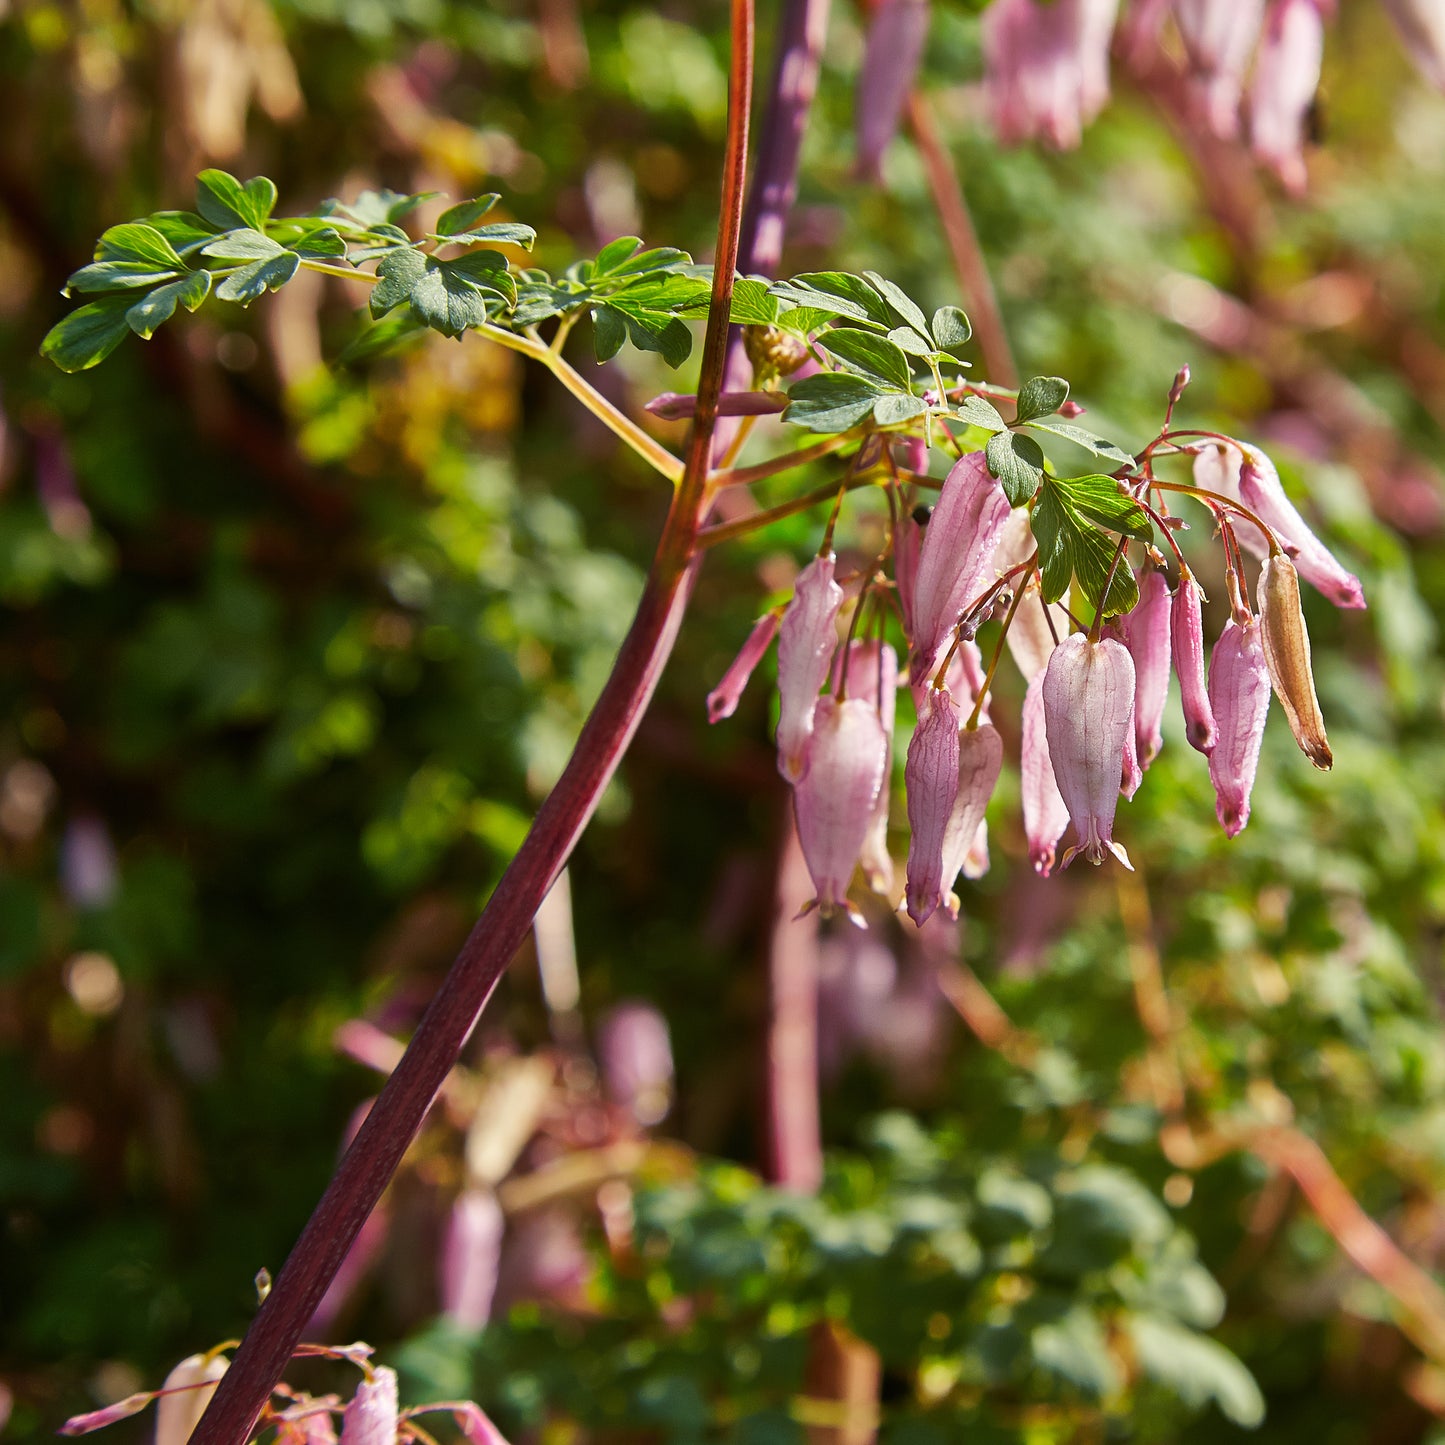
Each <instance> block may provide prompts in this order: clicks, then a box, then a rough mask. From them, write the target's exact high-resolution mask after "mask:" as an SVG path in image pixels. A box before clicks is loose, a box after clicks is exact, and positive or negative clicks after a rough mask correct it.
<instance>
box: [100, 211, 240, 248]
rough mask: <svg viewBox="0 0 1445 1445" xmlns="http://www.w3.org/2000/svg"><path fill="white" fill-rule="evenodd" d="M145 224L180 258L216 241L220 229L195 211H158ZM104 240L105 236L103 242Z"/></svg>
mask: <svg viewBox="0 0 1445 1445" xmlns="http://www.w3.org/2000/svg"><path fill="white" fill-rule="evenodd" d="M127 224H135V223H134V222H129V223H127ZM144 224H145V225H148V226H150V227H152V228H153V229H154V230H156V231H159V232H160V234H161V235H162V236H164V237H165V239H166V241H167V242H168V243H169V244H170V245H171V246H172V247H174V249H175V251H176V254H177V255H178V256H189V255H190V254H191V252H192V251H199V250H200V248H201V247H202V246H204V245H205V244H206V243H207V242H208V241H212V240H214V239H215V235H216V231H217V229H218V228H217V227H215V226H211V225H207V223H206V222H205V221H203V220H202V219H201V218H200V217H199V216H198V215H196V213H195V212H194V211H156V212H154V213H153V214H152V215H149V216H147V217H146V219H145V222H144ZM120 229H121V228H120V227H118V226H112V227H111V230H112V231H113V230H120ZM109 234H110V231H107V232H106V235H107V236H108V235H109ZM104 239H105V237H104V236H103V237H102V238H101V240H102V242H104ZM97 254H99V253H97Z"/></svg>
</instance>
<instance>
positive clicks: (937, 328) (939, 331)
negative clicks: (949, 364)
mask: <svg viewBox="0 0 1445 1445" xmlns="http://www.w3.org/2000/svg"><path fill="white" fill-rule="evenodd" d="M932 329H933V339H934V341H935V342H937V343H938V349H939V350H940V351H948V352H953V351H956V350H958V348H960V347H962V346H965V345H967V344H968V341H969V339H970V337H972V335H973V322H971V321H970V320H969V319H968V317H967V315H966V314H965V313H964V312H963V311H961V310H960V309H959V308H958V307H957V306H940V307H939V308H938V310H937V311H935V312H934V313H933V328H932Z"/></svg>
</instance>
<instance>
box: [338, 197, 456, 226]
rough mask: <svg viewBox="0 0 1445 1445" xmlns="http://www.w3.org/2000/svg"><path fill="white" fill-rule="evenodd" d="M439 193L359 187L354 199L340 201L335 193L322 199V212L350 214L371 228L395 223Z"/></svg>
mask: <svg viewBox="0 0 1445 1445" xmlns="http://www.w3.org/2000/svg"><path fill="white" fill-rule="evenodd" d="M439 195H441V192H440V191H418V192H417V193H416V194H415V195H409V196H404V195H400V194H398V193H397V192H396V191H390V190H380V191H362V193H361V194H360V195H359V196H357V198H356V199H355V200H354V201H349V202H343V201H340V200H337V198H336V197H335V196H333V197H331V199H330V200H327V201H323V202H322V205H321V213H322V214H323V215H326V216H335V215H338V214H339V215H342V216H349V217H350V218H351V219H352V220H353V221H355V222H356V223H357V224H358V225H359V226H361V228H362V229H363V230H367V231H374V230H376V229H377V228H378V227H380V226H387V225H390V226H395V225H396V224H397V222H398V221H400V220H402V219H403V217H405V216H409V215H410V214H411V213H412V212H413V211H414V210H416V208H417V207H418V206H419V205H421V203H422V202H423V201H431V200H435V199H436V198H437V197H438V196H439Z"/></svg>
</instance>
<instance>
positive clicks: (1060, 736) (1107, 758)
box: [1043, 632, 1134, 868]
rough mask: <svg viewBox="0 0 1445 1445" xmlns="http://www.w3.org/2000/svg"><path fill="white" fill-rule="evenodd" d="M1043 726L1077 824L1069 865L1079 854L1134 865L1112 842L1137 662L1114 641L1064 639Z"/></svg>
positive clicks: (1048, 672) (1047, 690)
mask: <svg viewBox="0 0 1445 1445" xmlns="http://www.w3.org/2000/svg"><path fill="white" fill-rule="evenodd" d="M1043 695H1044V723H1045V726H1046V727H1047V729H1048V736H1049V756H1050V758H1051V759H1052V760H1053V765H1054V778H1055V780H1056V781H1057V782H1058V785H1059V792H1060V793H1061V794H1062V795H1063V799H1064V803H1065V805H1066V806H1067V807H1068V810H1069V817H1070V818H1071V819H1072V820H1073V823H1074V832H1075V834H1076V835H1077V841H1076V842H1075V843H1074V844H1073V845H1072V846H1071V847H1070V848H1068V849H1067V850H1066V851H1065V853H1064V867H1065V868H1067V867H1068V866H1069V864H1070V863H1071V862H1072V861H1073V859H1074V857H1075V856H1076V855H1077V854H1079V853H1082V854H1083V855H1084V856H1085V857H1086V858H1087V859H1088V860H1089V861H1090V862H1091V863H1102V862H1103V861H1104V854H1105V853H1106V852H1110V853H1113V855H1114V856H1115V857H1116V858H1117V859H1118V860H1119V861H1120V862H1121V863H1122V864H1123V865H1124V866H1125V867H1126V868H1130V867H1132V866H1133V865H1132V864H1130V862H1129V855H1128V854H1127V853H1126V852H1125V851H1124V849H1123V847H1122V845H1120V844H1118V843H1116V842H1114V810H1115V808H1116V807H1117V806H1118V802H1119V781H1120V778H1121V777H1122V775H1123V771H1124V746H1125V743H1126V741H1127V739H1128V736H1129V733H1130V732H1131V730H1132V729H1133V726H1134V663H1133V660H1132V659H1131V658H1130V656H1129V649H1128V648H1127V647H1125V646H1124V644H1123V643H1122V642H1116V641H1115V640H1114V639H1113V638H1112V637H1102V638H1100V639H1099V641H1098V642H1090V641H1089V639H1088V638H1087V637H1086V636H1085V635H1084V634H1083V633H1081V632H1076V633H1073V634H1072V635H1071V636H1069V637H1066V638H1065V639H1064V640H1063V641H1062V642H1061V643H1059V645H1058V647H1057V648H1056V649H1055V650H1054V655H1053V656H1052V657H1051V658H1050V659H1049V665H1048V667H1047V668H1046V669H1045V671H1044V685H1043Z"/></svg>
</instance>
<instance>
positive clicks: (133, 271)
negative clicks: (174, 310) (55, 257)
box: [65, 261, 186, 295]
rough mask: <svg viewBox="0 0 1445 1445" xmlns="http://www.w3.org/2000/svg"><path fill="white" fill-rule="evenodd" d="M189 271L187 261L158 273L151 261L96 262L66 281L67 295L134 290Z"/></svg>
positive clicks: (81, 269)
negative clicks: (186, 270)
mask: <svg viewBox="0 0 1445 1445" xmlns="http://www.w3.org/2000/svg"><path fill="white" fill-rule="evenodd" d="M185 269H186V268H185V263H184V262H178V263H177V264H176V265H175V266H167V267H165V268H164V269H163V270H158V269H157V268H156V267H155V266H153V265H152V264H151V263H150V262H149V261H95V262H92V263H91V264H90V265H89V266H82V267H81V268H80V270H79V271H77V272H75V274H74V275H72V276H71V277H70V279H69V280H68V281H66V283H65V292H66V294H67V295H69V294H70V292H72V291H80V292H87V291H133V290H135V289H136V288H137V287H141V286H154V285H156V284H157V283H159V282H161V281H167V280H169V279H170V278H171V277H172V276H174V275H176V273H177V272H180V271H184V270H185Z"/></svg>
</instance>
